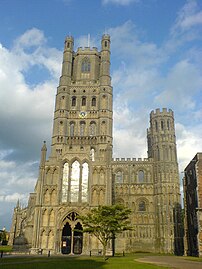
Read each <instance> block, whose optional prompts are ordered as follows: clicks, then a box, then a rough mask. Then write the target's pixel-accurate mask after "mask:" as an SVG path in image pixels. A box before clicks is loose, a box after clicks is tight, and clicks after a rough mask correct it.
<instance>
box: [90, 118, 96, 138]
mask: <svg viewBox="0 0 202 269" xmlns="http://www.w3.org/2000/svg"><path fill="white" fill-rule="evenodd" d="M89 131H90V136H94V135H96V124H95V122H94V121H92V122H91V123H90V130H89Z"/></svg>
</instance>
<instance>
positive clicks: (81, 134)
mask: <svg viewBox="0 0 202 269" xmlns="http://www.w3.org/2000/svg"><path fill="white" fill-rule="evenodd" d="M84 135H85V122H84V121H81V122H80V136H84Z"/></svg>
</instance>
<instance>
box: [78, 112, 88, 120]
mask: <svg viewBox="0 0 202 269" xmlns="http://www.w3.org/2000/svg"><path fill="white" fill-rule="evenodd" d="M86 116H87V113H86V112H85V111H81V112H80V113H79V118H82V119H84V118H86Z"/></svg>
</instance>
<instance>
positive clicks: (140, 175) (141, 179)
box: [138, 170, 145, 183]
mask: <svg viewBox="0 0 202 269" xmlns="http://www.w3.org/2000/svg"><path fill="white" fill-rule="evenodd" d="M144 181H145V174H144V171H142V170H140V171H139V172H138V183H143V182H144Z"/></svg>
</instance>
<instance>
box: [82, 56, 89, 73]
mask: <svg viewBox="0 0 202 269" xmlns="http://www.w3.org/2000/svg"><path fill="white" fill-rule="evenodd" d="M90 67H91V66H90V59H89V58H88V57H85V58H84V59H83V60H82V63H81V72H82V73H89V72H90Z"/></svg>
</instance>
